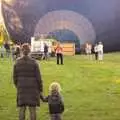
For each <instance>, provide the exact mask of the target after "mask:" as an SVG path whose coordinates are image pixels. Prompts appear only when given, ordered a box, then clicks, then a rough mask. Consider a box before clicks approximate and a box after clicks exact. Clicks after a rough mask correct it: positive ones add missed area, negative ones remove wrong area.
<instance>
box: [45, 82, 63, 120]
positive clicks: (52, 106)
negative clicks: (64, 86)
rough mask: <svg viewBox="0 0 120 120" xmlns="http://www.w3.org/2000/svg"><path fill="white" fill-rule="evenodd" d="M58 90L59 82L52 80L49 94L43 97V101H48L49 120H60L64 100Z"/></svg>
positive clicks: (59, 88)
mask: <svg viewBox="0 0 120 120" xmlns="http://www.w3.org/2000/svg"><path fill="white" fill-rule="evenodd" d="M60 91H61V87H60V84H59V83H57V82H53V83H52V84H51V85H50V87H49V95H48V96H47V97H45V98H43V101H44V102H48V106H49V113H50V118H51V119H50V120H62V117H61V114H62V113H63V112H64V102H63V99H62V96H61V94H60Z"/></svg>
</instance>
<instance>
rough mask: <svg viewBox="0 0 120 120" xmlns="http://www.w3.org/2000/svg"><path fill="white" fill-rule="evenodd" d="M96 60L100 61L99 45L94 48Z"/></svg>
mask: <svg viewBox="0 0 120 120" xmlns="http://www.w3.org/2000/svg"><path fill="white" fill-rule="evenodd" d="M94 53H95V60H98V44H97V43H96V44H95V46H94Z"/></svg>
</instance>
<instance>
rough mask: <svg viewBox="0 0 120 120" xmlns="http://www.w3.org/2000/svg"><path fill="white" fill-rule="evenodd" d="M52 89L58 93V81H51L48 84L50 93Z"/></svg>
mask: <svg viewBox="0 0 120 120" xmlns="http://www.w3.org/2000/svg"><path fill="white" fill-rule="evenodd" d="M53 91H55V92H58V93H60V91H61V86H60V84H59V83H58V82H53V83H51V84H50V86H49V93H50V94H51V93H52V92H53Z"/></svg>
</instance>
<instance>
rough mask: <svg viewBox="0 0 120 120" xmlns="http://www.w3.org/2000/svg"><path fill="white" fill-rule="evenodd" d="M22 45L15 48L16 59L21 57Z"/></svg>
mask: <svg viewBox="0 0 120 120" xmlns="http://www.w3.org/2000/svg"><path fill="white" fill-rule="evenodd" d="M20 52H21V51H20V45H16V46H15V53H14V55H15V57H16V59H17V58H18V57H20Z"/></svg>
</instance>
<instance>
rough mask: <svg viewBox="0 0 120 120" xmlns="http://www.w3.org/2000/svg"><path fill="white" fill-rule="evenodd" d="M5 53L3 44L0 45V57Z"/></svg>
mask: <svg viewBox="0 0 120 120" xmlns="http://www.w3.org/2000/svg"><path fill="white" fill-rule="evenodd" d="M4 54H5V48H4V46H3V45H1V46H0V57H1V58H3V57H4Z"/></svg>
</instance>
